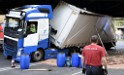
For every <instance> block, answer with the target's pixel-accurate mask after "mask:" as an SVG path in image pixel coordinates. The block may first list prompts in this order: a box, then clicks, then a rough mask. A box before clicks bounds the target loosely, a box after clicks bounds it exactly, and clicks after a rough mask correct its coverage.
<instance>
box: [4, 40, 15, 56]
mask: <svg viewBox="0 0 124 75" xmlns="http://www.w3.org/2000/svg"><path fill="white" fill-rule="evenodd" d="M4 49H5V50H4V51H5V53H6V54H7V55H10V56H15V55H16V53H17V42H16V41H14V40H11V39H8V38H4Z"/></svg>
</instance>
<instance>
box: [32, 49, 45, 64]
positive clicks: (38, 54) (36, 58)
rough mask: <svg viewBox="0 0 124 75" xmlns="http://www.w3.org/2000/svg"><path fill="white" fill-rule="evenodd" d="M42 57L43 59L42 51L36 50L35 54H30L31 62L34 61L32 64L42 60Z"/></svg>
mask: <svg viewBox="0 0 124 75" xmlns="http://www.w3.org/2000/svg"><path fill="white" fill-rule="evenodd" d="M43 57H44V52H43V50H42V49H38V50H37V51H35V52H33V53H32V54H31V59H32V61H34V62H37V61H40V60H42V59H43Z"/></svg>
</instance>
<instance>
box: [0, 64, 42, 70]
mask: <svg viewBox="0 0 124 75" xmlns="http://www.w3.org/2000/svg"><path fill="white" fill-rule="evenodd" d="M39 64H41V62H38V63H32V64H30V66H35V65H39ZM17 68H20V65H17V66H16V67H15V68H11V67H4V68H0V72H2V71H7V70H12V69H17Z"/></svg>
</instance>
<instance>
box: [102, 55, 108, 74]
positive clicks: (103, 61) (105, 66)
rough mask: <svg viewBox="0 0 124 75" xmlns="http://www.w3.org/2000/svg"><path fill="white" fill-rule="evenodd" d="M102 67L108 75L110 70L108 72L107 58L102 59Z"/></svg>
mask: <svg viewBox="0 0 124 75" xmlns="http://www.w3.org/2000/svg"><path fill="white" fill-rule="evenodd" d="M102 65H103V67H102V68H103V71H104V73H105V74H106V75H107V74H108V70H107V58H106V57H105V56H104V57H102Z"/></svg>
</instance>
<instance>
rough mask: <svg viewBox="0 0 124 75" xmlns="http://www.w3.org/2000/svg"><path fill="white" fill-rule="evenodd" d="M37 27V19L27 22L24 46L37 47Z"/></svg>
mask: <svg viewBox="0 0 124 75" xmlns="http://www.w3.org/2000/svg"><path fill="white" fill-rule="evenodd" d="M37 27H38V22H37V21H29V22H27V26H26V37H25V38H24V47H32V48H34V47H35V48H36V46H37V44H38V33H37V29H38V28H37ZM32 48H31V49H32Z"/></svg>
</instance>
